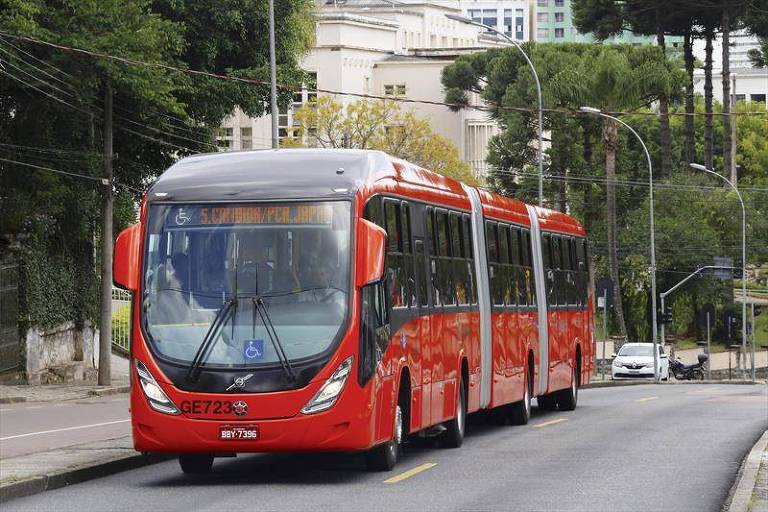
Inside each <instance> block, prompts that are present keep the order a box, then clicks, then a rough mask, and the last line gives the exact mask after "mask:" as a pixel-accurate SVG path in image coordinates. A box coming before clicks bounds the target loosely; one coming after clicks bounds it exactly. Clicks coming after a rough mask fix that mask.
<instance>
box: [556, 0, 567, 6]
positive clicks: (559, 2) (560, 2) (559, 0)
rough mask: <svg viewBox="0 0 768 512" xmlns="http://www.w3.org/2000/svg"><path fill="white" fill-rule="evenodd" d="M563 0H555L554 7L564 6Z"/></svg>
mask: <svg viewBox="0 0 768 512" xmlns="http://www.w3.org/2000/svg"><path fill="white" fill-rule="evenodd" d="M564 6H565V0H555V7H564Z"/></svg>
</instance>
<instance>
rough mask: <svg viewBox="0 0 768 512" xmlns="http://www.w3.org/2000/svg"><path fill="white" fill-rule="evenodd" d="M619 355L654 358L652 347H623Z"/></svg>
mask: <svg viewBox="0 0 768 512" xmlns="http://www.w3.org/2000/svg"><path fill="white" fill-rule="evenodd" d="M619 355H620V356H647V357H653V347H651V345H624V346H623V347H621V350H620V351H619Z"/></svg>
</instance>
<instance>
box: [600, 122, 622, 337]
mask: <svg viewBox="0 0 768 512" xmlns="http://www.w3.org/2000/svg"><path fill="white" fill-rule="evenodd" d="M617 139H618V127H617V125H616V123H615V122H614V121H612V120H610V119H606V120H605V122H604V123H603V144H604V145H605V177H606V180H605V196H606V203H607V204H606V211H607V216H608V219H607V225H608V263H609V267H610V273H611V279H613V311H614V313H615V314H616V323H617V326H618V328H619V334H621V335H622V336H625V337H626V335H627V325H626V323H625V322H624V308H623V306H622V303H621V285H620V283H619V244H618V241H617V240H616V236H617V231H618V230H617V227H616V142H617Z"/></svg>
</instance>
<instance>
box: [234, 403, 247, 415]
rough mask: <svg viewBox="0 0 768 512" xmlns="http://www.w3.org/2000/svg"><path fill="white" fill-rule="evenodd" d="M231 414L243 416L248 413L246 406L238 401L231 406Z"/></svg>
mask: <svg viewBox="0 0 768 512" xmlns="http://www.w3.org/2000/svg"><path fill="white" fill-rule="evenodd" d="M232 412H234V413H235V416H245V413H247V412H248V404H247V403H245V402H243V401H242V400H238V401H237V402H235V403H233V404H232Z"/></svg>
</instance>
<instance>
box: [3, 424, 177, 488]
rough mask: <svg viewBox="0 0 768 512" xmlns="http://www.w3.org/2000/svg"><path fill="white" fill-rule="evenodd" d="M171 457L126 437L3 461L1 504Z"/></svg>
mask: <svg viewBox="0 0 768 512" xmlns="http://www.w3.org/2000/svg"><path fill="white" fill-rule="evenodd" d="M170 458H172V456H171V455H142V454H140V453H139V452H137V451H135V450H134V449H133V446H132V441H131V436H124V437H119V438H116V439H109V440H106V441H100V442H98V443H88V444H82V445H76V446H70V447H67V448H62V449H58V450H50V451H47V452H40V453H34V454H30V455H23V456H20V457H12V458H9V459H4V460H0V503H2V502H5V501H8V500H11V499H14V498H20V497H22V496H29V495H31V494H37V493H39V492H43V491H47V490H51V489H56V488H59V487H64V486H66V485H71V484H75V483H78V482H82V481H85V480H90V479H93V478H99V477H103V476H107V475H111V474H114V473H118V472H120V471H126V470H129V469H134V468H137V467H141V466H146V465H148V464H154V463H156V462H160V461H163V460H167V459H170Z"/></svg>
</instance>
